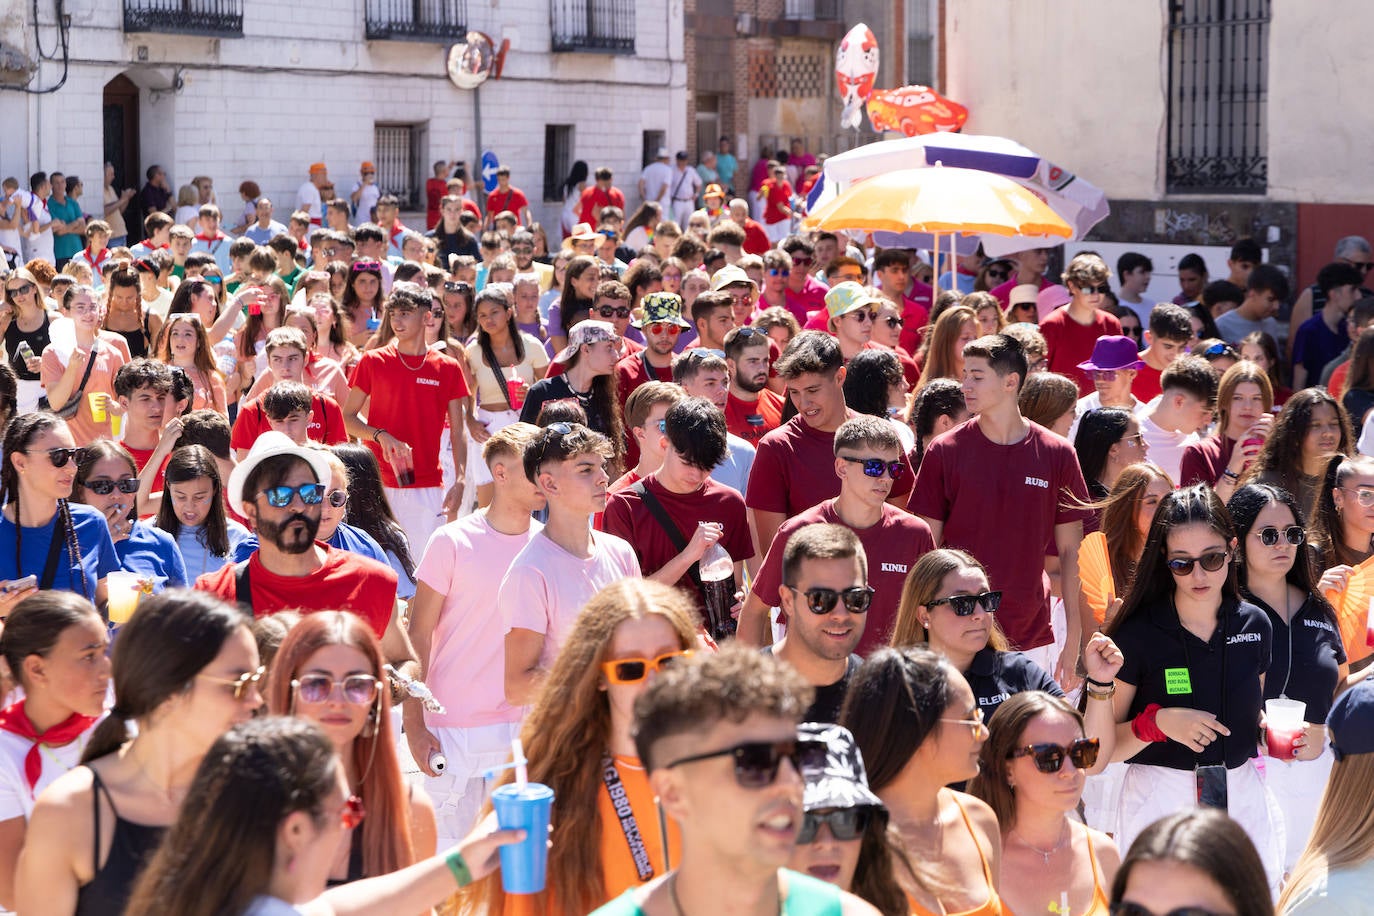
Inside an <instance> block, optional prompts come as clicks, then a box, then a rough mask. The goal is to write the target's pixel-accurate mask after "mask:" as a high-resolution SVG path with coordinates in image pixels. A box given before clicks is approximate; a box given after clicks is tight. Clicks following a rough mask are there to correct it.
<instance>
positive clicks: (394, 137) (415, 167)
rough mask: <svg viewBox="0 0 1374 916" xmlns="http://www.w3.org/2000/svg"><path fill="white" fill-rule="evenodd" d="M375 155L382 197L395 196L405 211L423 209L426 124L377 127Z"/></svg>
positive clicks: (373, 133)
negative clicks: (383, 195)
mask: <svg viewBox="0 0 1374 916" xmlns="http://www.w3.org/2000/svg"><path fill="white" fill-rule="evenodd" d="M372 135H373V146H374V148H375V150H376V152H375V153H374V155H373V162H374V163H375V164H376V166H377V186H378V188H380V189H381V192H382V193H383V194H394V195H396V198H397V199H398V200H399V201H400V202H401V207H402V209H410V210H416V209H420V208H422V207H423V206H424V201H423V200H422V192H423V191H424V186H425V177H426V174H427V173H426V171H425V163H424V156H425V153H426V151H427V147H428V144H427V143H426V139H425V138H426V136H427V128H426V126H425V125H424V124H378V125H376V126H375V127H373V129H372Z"/></svg>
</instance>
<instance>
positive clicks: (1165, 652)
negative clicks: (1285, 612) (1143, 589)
mask: <svg viewBox="0 0 1374 916" xmlns="http://www.w3.org/2000/svg"><path fill="white" fill-rule="evenodd" d="M1112 639H1113V640H1114V641H1115V642H1116V644H1117V647H1118V648H1120V649H1121V654H1122V655H1123V656H1124V657H1125V659H1126V660H1125V663H1124V664H1123V665H1122V666H1121V671H1120V673H1118V674H1117V678H1119V679H1120V680H1121V681H1122V682H1124V683H1127V684H1131V685H1133V686H1134V687H1135V688H1136V691H1135V699H1133V700H1132V701H1131V708H1130V711H1129V715H1130V716H1131V717H1132V718H1134V717H1135V716H1136V715H1138V714H1139V713H1140V712H1141V711H1143V710H1144V709H1145V707H1146V706H1148V705H1149V704H1150V703H1158V704H1159V705H1160V706H1163V707H1165V708H1169V707H1174V706H1187V707H1191V708H1193V709H1201V710H1205V711H1207V712H1210V713H1212V714H1213V715H1214V716H1216V717H1217V718H1218V719H1220V720H1221V723H1222V724H1223V725H1225V726H1226V727H1227V728H1229V729H1230V730H1231V735H1230V736H1229V737H1227V738H1224V739H1222V740H1219V741H1217V742H1215V743H1213V744H1211V745H1209V746H1208V747H1207V748H1205V749H1204V750H1203V752H1202V753H1201V754H1194V753H1193V752H1192V751H1190V750H1189V749H1188V748H1186V747H1184V746H1183V745H1182V744H1179V743H1178V742H1176V741H1159V742H1155V743H1153V744H1148V745H1146V746H1145V748H1144V749H1143V750H1142V751H1141V752H1140V753H1138V754H1136V755H1135V756H1134V757H1132V758H1131V759H1130V760H1129V761H1128V762H1129V763H1141V764H1147V765H1149V766H1161V767H1169V768H1170V769H1174V770H1191V769H1192V768H1193V767H1195V766H1197V765H1198V764H1200V763H1203V764H1216V763H1223V762H1224V763H1225V764H1226V767H1227V768H1228V769H1234V768H1235V767H1238V766H1240V765H1241V764H1243V763H1244V762H1245V761H1246V760H1248V759H1250V758H1251V757H1253V756H1255V754H1256V740H1255V738H1256V733H1257V730H1258V728H1259V716H1260V710H1261V709H1262V708H1263V707H1264V697H1263V691H1262V690H1261V689H1260V677H1261V676H1262V675H1263V674H1264V673H1265V671H1267V670H1268V668H1269V659H1270V653H1271V647H1272V644H1273V641H1274V635H1273V629H1272V628H1271V626H1270V624H1269V615H1268V614H1266V613H1265V612H1264V611H1262V610H1260V609H1259V608H1258V607H1256V606H1255V605H1253V604H1250V603H1249V602H1246V601H1237V600H1236V599H1235V598H1229V597H1228V598H1226V599H1225V600H1224V601H1222V604H1221V610H1220V612H1219V613H1218V622H1217V628H1216V629H1215V630H1214V631H1213V632H1212V638H1211V639H1210V640H1208V641H1207V642H1203V641H1202V640H1200V639H1198V638H1197V637H1196V636H1194V635H1193V634H1192V633H1191V632H1189V631H1188V630H1187V629H1185V628H1184V627H1183V625H1182V624H1181V623H1179V620H1178V612H1177V611H1175V610H1174V605H1173V601H1172V600H1170V601H1167V602H1161V603H1159V604H1156V605H1153V606H1151V607H1143V608H1140V609H1139V610H1138V611H1136V613H1135V614H1133V615H1132V616H1131V617H1130V619H1128V620H1126V621H1124V622H1122V624H1121V627H1120V629H1118V630H1117V631H1116V633H1114V634H1112ZM1223 659H1224V661H1223ZM1223 664H1224V666H1225V669H1226V673H1225V681H1226V682H1225V684H1224V685H1223V684H1222V667H1223ZM1223 749H1224V753H1225V759H1224V761H1223V757H1222V755H1223Z"/></svg>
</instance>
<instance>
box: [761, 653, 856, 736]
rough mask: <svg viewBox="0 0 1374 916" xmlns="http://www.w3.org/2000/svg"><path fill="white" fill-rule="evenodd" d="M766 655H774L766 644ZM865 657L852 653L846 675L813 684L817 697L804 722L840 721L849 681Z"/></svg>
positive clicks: (847, 663) (830, 722) (845, 670)
mask: <svg viewBox="0 0 1374 916" xmlns="http://www.w3.org/2000/svg"><path fill="white" fill-rule="evenodd" d="M759 651H761V652H762V653H763V654H764V655H772V654H773V647H772V646H764V647H763V648H762V649H761V650H759ZM863 661H864V660H863V659H862V658H860V657H859V656H857V655H855V654H853V653H851V654H850V656H849V659H848V661H847V662H846V663H845V669H844V677H842V678H840V679H839V680H838V681H836V682H835V683H833V684H822V685H821V686H819V687H816V686H814V685H813V687H812V689H814V690H815V691H816V698H815V699H814V700H812V701H811V706H810V708H809V709H807V710H806V713H805V714H804V715H803V716H802V721H803V722H825V723H827V724H830V725H834V724H836V723H838V722H839V721H840V707H842V706H844V697H845V693H846V692H847V691H848V690H849V682H850V681H852V680H853V679H854V672H856V671H858V670H859V666H860V665H862V664H863Z"/></svg>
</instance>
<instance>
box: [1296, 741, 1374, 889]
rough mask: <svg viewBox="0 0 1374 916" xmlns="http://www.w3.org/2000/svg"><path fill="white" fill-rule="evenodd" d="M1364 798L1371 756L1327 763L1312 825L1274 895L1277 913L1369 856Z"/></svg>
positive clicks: (1371, 827)
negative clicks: (1331, 875)
mask: <svg viewBox="0 0 1374 916" xmlns="http://www.w3.org/2000/svg"><path fill="white" fill-rule="evenodd" d="M1370 798H1374V754H1351V755H1350V756H1348V757H1346V758H1344V759H1342V760H1337V761H1336V762H1335V763H1334V764H1332V766H1331V775H1330V777H1329V778H1328V779H1327V781H1326V791H1325V792H1323V793H1322V801H1321V807H1319V808H1318V809H1317V822H1316V824H1314V825H1313V827H1312V835H1311V837H1310V838H1309V839H1308V841H1307V848H1306V849H1304V850H1303V851H1302V855H1301V856H1299V857H1298V863H1297V864H1296V865H1294V866H1293V873H1292V875H1290V876H1289V879H1288V884H1287V886H1286V887H1284V889H1283V895H1282V896H1281V897H1279V905H1278V911H1279V912H1283V911H1284V910H1285V909H1286V908H1287V906H1288V905H1289V904H1290V903H1292V902H1293V901H1294V900H1296V899H1297V897H1298V893H1299V892H1300V891H1302V890H1304V889H1306V888H1307V887H1309V886H1311V885H1312V884H1315V883H1316V882H1318V881H1320V880H1321V879H1323V878H1324V877H1326V875H1327V874H1329V873H1330V872H1331V871H1332V870H1333V869H1337V868H1348V867H1350V866H1353V865H1359V864H1361V863H1363V862H1367V861H1369V860H1370V859H1371V858H1374V807H1372V806H1370V804H1369V799H1370Z"/></svg>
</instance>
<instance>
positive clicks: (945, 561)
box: [887, 547, 1011, 652]
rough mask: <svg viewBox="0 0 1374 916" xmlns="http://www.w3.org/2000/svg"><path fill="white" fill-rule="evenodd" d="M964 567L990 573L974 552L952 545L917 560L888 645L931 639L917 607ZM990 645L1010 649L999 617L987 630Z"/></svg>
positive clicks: (935, 595)
mask: <svg viewBox="0 0 1374 916" xmlns="http://www.w3.org/2000/svg"><path fill="white" fill-rule="evenodd" d="M962 569H976V570H978V571H979V572H981V573H983V574H984V575H987V570H986V569H985V568H984V567H983V564H982V563H979V562H978V561H977V560H976V559H974V558H973V555H972V554H968V553H965V552H964V551H962V550H954V549H952V548H949V547H944V548H939V549H936V550H932V551H930V552H929V553H926V554H924V555H922V557H921V558H920V559H919V560H917V561H916V564H915V565H914V566H912V567H911V573H910V574H909V575H908V576H907V577H906V584H904V585H903V586H902V603H901V605H900V606H899V607H898V608H897V623H896V625H894V626H893V628H892V636H891V638H889V639H888V641H887V644H888V645H889V646H891V647H892V648H894V649H902V648H905V647H907V646H919V645H925V644H927V643H929V642H930V631H928V630H927V629H926V628H925V627H924V626H922V625H921V621H920V619H919V618H918V617H917V615H916V608H918V607H926V606H927V605H929V604H930V602H932V601H934V600H935V599H936V598H939V597H941V595H940V586H941V585H943V584H944V581H945V576H947V575H949V574H950V573H952V572H957V571H959V570H962ZM988 646H989V647H991V648H992V649H995V650H996V651H998V652H1006V651H1008V650H1009V649H1010V648H1011V644H1010V643H1008V642H1007V637H1006V636H1005V635H1004V634H1003V633H1002V628H1001V627H999V626H998V625H997V621H996V620H993V621H992V629H991V630H990V631H989V632H988Z"/></svg>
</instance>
